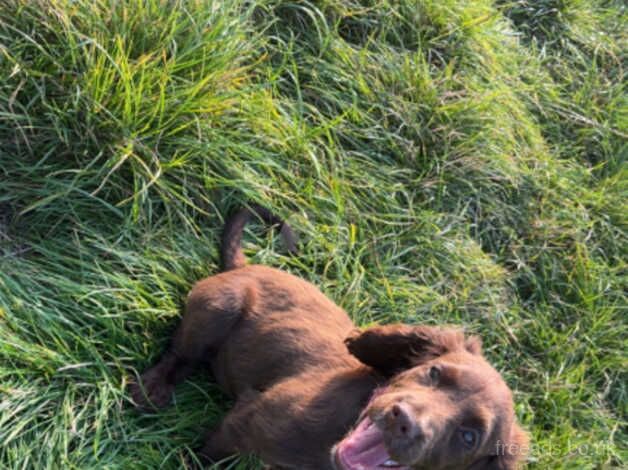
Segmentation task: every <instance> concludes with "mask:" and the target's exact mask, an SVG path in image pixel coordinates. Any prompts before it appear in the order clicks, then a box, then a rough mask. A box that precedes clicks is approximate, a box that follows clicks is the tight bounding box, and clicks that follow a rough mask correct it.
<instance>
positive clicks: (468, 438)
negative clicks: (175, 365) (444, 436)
mask: <svg viewBox="0 0 628 470" xmlns="http://www.w3.org/2000/svg"><path fill="white" fill-rule="evenodd" d="M458 433H459V435H460V439H461V440H462V442H463V444H464V445H465V446H467V447H469V448H473V447H475V444H476V443H477V442H478V433H477V431H474V430H473V429H461V430H460V431H458Z"/></svg>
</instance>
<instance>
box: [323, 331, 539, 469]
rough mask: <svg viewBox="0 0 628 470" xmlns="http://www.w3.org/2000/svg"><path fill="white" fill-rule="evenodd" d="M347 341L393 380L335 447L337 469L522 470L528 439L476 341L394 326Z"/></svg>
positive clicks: (505, 390) (366, 361)
mask: <svg viewBox="0 0 628 470" xmlns="http://www.w3.org/2000/svg"><path fill="white" fill-rule="evenodd" d="M346 344H347V347H348V348H349V351H350V352H351V353H352V354H353V355H354V356H356V357H357V358H358V359H359V360H360V361H361V362H363V363H364V364H366V365H368V366H371V367H373V368H374V369H376V370H377V371H378V372H379V373H380V374H382V375H385V376H387V377H389V381H388V384H387V385H386V386H385V387H383V388H381V389H379V390H378V391H377V392H376V394H375V395H374V397H373V398H372V399H371V402H370V403H369V404H368V406H367V407H366V409H365V410H364V412H363V413H362V415H361V416H360V418H359V420H358V423H357V425H356V427H355V428H354V429H353V430H352V431H351V432H350V433H349V434H348V435H347V436H345V438H344V439H343V440H342V441H340V442H339V443H338V444H337V445H336V446H335V447H334V449H333V451H332V460H333V462H334V464H335V466H336V467H337V468H338V470H375V469H390V468H396V469H399V470H411V469H417V470H418V469H421V470H423V469H430V470H445V469H463V470H465V469H466V470H489V469H493V470H510V469H514V468H517V466H518V463H519V462H520V461H521V460H522V458H523V457H524V456H525V453H526V449H527V445H528V438H527V435H526V433H525V432H524V431H523V430H522V429H521V428H520V427H519V425H518V424H517V422H516V420H515V416H514V410H513V401H512V394H511V392H510V389H509V388H508V386H507V385H506V384H505V382H504V381H503V379H502V377H501V376H500V375H499V373H498V372H497V371H496V370H495V369H494V368H493V367H491V365H490V364H489V363H488V362H487V361H486V360H485V359H484V357H483V356H482V346H481V342H480V340H479V339H478V338H477V337H474V336H471V337H465V335H464V334H463V333H462V332H461V331H459V330H456V329H452V328H435V327H427V326H416V327H412V326H407V325H388V326H383V327H374V328H370V329H367V330H364V331H356V332H354V333H352V334H351V335H350V336H349V338H347V340H346Z"/></svg>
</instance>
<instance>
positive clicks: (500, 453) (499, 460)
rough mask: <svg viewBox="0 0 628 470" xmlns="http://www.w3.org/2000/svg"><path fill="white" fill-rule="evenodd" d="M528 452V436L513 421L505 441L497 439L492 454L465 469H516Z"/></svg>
mask: <svg viewBox="0 0 628 470" xmlns="http://www.w3.org/2000/svg"><path fill="white" fill-rule="evenodd" d="M529 452H530V438H529V436H528V433H527V432H525V431H524V430H523V429H522V428H521V426H519V425H518V424H517V423H513V424H512V427H511V429H510V435H509V437H508V439H507V440H506V441H502V440H499V441H497V443H496V445H495V449H494V455H489V456H487V457H483V458H481V459H480V460H478V461H476V462H474V463H473V464H472V465H471V466H470V467H468V468H467V470H516V469H518V468H521V466H522V462H523V461H524V460H525V458H526V456H527V455H528V453H529Z"/></svg>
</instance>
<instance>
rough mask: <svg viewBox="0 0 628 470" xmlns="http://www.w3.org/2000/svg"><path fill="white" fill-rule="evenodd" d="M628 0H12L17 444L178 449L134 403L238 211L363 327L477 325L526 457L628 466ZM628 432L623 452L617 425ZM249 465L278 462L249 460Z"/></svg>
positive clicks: (275, 256) (182, 414)
mask: <svg viewBox="0 0 628 470" xmlns="http://www.w3.org/2000/svg"><path fill="white" fill-rule="evenodd" d="M627 23H628V18H627V13H626V10H625V7H624V5H623V2H613V1H602V0H596V1H588V2H584V1H580V0H569V1H567V0H561V1H554V0H551V1H550V0H548V1H534V2H533V1H526V0H515V1H501V0H500V1H496V2H490V1H488V0H472V1H470V0H467V1H463V0H441V1H429V0H422V1H416V0H415V1H410V0H404V1H401V2H371V1H357V0H356V1H351V0H343V1H336V2H326V1H324V2H282V1H270V0H265V1H256V2H244V1H224V2H218V1H216V2H211V1H204V0H194V1H183V0H181V1H165V0H164V1H159V0H142V1H140V0H133V1H131V0H129V1H124V2H118V1H113V0H110V1H106V0H98V1H90V2H87V1H69V0H55V1H25V0H22V1H17V0H6V1H2V0H0V76H1V77H2V80H0V397H1V402H0V410H1V412H0V466H1V467H2V468H15V469H17V468H37V469H40V468H51V469H56V468H76V469H86V468H125V469H126V468H151V469H152V468H178V467H180V466H181V465H182V462H183V460H184V458H185V457H186V455H187V454H188V452H189V450H190V449H191V448H193V447H195V446H197V445H199V443H200V439H201V436H202V434H203V431H204V430H205V429H207V428H210V427H211V426H212V425H214V424H216V423H217V421H218V420H219V419H220V416H221V415H222V414H223V413H224V412H225V411H226V410H227V409H228V407H229V403H228V400H227V399H226V397H225V396H223V395H222V394H221V393H220V391H219V390H218V389H217V387H216V386H215V385H213V384H211V382H209V381H208V379H206V378H205V377H203V376H201V375H199V376H197V377H195V378H194V380H192V381H189V382H188V383H186V384H184V385H182V386H180V387H179V388H178V390H177V394H176V400H175V404H174V406H173V407H171V408H168V409H166V410H164V411H163V412H160V413H159V414H152V415H140V414H138V413H136V412H135V411H134V410H133V409H132V408H131V407H130V406H129V402H128V397H127V396H126V393H125V384H126V381H127V380H128V378H129V377H130V376H132V375H133V374H135V373H136V372H137V370H139V369H142V368H144V367H146V366H147V365H148V364H150V363H151V362H152V361H153V360H154V359H155V358H156V357H157V356H158V355H159V353H160V352H161V351H162V350H163V347H164V346H165V344H166V342H167V340H168V337H169V334H170V333H171V332H172V330H173V328H174V326H175V324H176V322H177V318H178V316H179V314H180V309H181V306H182V302H183V299H184V297H185V294H186V293H187V291H188V289H189V288H190V286H191V285H192V283H193V282H194V281H195V280H197V279H199V278H201V277H203V276H206V275H209V274H213V273H215V272H217V247H218V246H217V244H218V234H219V232H220V229H221V227H222V224H223V221H224V219H223V218H224V216H225V215H226V214H227V213H228V212H229V211H230V210H232V209H233V208H235V207H237V206H240V205H242V204H245V203H247V202H253V201H254V202H258V203H262V204H264V205H265V206H267V207H269V208H272V209H273V210H274V211H276V212H277V213H279V214H280V215H282V216H284V217H286V218H287V219H288V220H289V222H290V223H291V224H292V225H293V226H294V227H295V228H296V229H297V231H298V232H299V233H300V253H299V255H298V256H297V257H295V258H290V257H287V256H285V254H284V253H283V251H282V250H281V245H280V244H276V243H275V240H274V238H272V237H273V235H272V233H269V234H268V235H267V236H266V237H264V236H261V237H260V235H261V234H262V233H264V232H262V231H257V230H255V229H254V228H251V230H250V231H249V232H248V234H247V237H246V243H245V245H246V250H247V253H248V255H249V258H250V260H251V261H252V262H258V263H264V264H268V265H272V266H278V267H282V268H284V269H288V270H290V271H292V272H294V273H295V274H298V275H300V276H302V277H304V278H306V279H308V280H310V281H312V282H314V283H315V284H317V285H319V286H321V287H322V288H323V290H324V291H325V292H326V293H327V294H328V295H329V296H330V297H332V298H333V299H334V300H335V301H337V302H338V303H339V304H340V305H342V306H343V307H344V308H345V309H346V310H347V311H348V312H349V313H350V315H351V316H352V317H353V318H354V319H355V320H356V322H357V323H360V324H367V323H371V322H391V321H405V322H428V323H438V324H445V323H453V324H459V325H464V326H465V327H466V328H467V329H469V330H471V331H475V332H477V333H479V334H480V335H481V336H482V337H483V339H484V343H485V349H486V353H487V356H488V357H489V358H490V360H491V361H492V362H493V363H494V364H496V366H497V367H498V368H499V369H500V370H501V371H502V372H503V374H504V376H505V377H506V379H507V381H508V383H509V384H510V385H511V386H512V388H513V390H514V391H515V396H516V401H517V404H518V405H517V414H518V416H519V418H520V420H521V421H522V422H523V423H524V424H525V426H526V427H527V428H528V429H529V430H530V431H531V432H532V435H533V452H532V455H531V457H530V467H531V468H539V469H546V468H564V469H574V468H578V469H587V468H589V469H597V468H611V467H617V468H620V467H622V466H623V465H625V441H626V435H625V424H626V411H627V410H626V403H627V397H626V385H625V384H626V383H627V377H626V372H625V371H626V366H627V362H626V354H625V348H626V345H625V338H626V334H627V331H626V321H625V309H626V295H625V285H626V284H625V283H626V247H627V244H626V225H627V224H626V214H627V213H628V207H627V205H626V193H627V188H626V178H627V174H626V166H625V158H626V149H627V147H626V142H627V139H626V137H628V135H627V133H628V130H627V129H628V123H627V122H626V116H627V114H626V109H627V104H628V103H627V98H626V93H625V91H626V90H625V78H624V70H625V66H626V61H625V51H626V50H628V44H627V36H626V33H625V29H626V28H625V25H626V24H627ZM622 446H623V447H622ZM234 465H236V466H238V468H258V467H257V466H256V465H257V464H256V463H255V461H254V460H252V459H246V460H241V461H240V462H239V463H235V464H234Z"/></svg>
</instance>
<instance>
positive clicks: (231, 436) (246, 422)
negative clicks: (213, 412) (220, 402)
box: [198, 390, 262, 464]
mask: <svg viewBox="0 0 628 470" xmlns="http://www.w3.org/2000/svg"><path fill="white" fill-rule="evenodd" d="M261 396H262V394H261V393H260V392H257V391H253V390H250V391H247V392H245V393H243V394H241V395H240V397H238V400H237V402H236V404H235V406H234V407H233V408H232V409H231V411H229V413H228V414H227V415H226V416H225V417H224V418H223V420H222V422H221V423H220V424H219V425H218V426H217V427H216V428H215V429H213V430H211V431H210V432H209V433H207V435H206V437H205V442H204V444H203V447H201V449H200V450H199V451H198V456H199V459H200V460H201V461H202V462H204V463H207V464H216V463H218V462H221V461H223V460H225V459H227V458H229V457H231V456H233V455H235V454H248V453H251V452H253V451H254V450H255V449H252V448H251V446H250V444H249V443H250V442H251V441H252V440H253V441H254V440H255V439H254V436H252V434H254V433H255V430H254V429H251V418H252V416H253V414H254V412H255V410H256V409H258V408H259V406H260V403H261V401H262V399H261Z"/></svg>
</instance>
